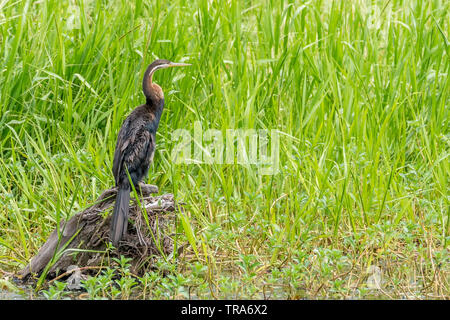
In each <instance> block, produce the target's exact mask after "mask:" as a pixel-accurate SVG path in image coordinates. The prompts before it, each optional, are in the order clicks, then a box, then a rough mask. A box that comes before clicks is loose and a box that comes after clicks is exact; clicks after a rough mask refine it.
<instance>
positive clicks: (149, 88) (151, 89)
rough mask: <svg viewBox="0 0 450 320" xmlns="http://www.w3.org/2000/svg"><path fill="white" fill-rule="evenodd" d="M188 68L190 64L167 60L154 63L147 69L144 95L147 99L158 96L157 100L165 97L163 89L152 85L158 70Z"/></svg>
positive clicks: (154, 84)
mask: <svg viewBox="0 0 450 320" xmlns="http://www.w3.org/2000/svg"><path fill="white" fill-rule="evenodd" d="M187 66H190V64H189V63H181V62H172V61H169V60H165V59H158V60H155V61H153V62H152V63H151V64H150V65H149V66H148V67H147V70H146V71H145V74H144V80H143V83H142V87H143V89H144V94H145V96H146V97H147V99H148V98H149V97H152V96H156V98H162V97H164V96H163V94H162V90H161V88H160V87H159V86H158V85H157V84H156V83H152V81H153V74H154V73H155V71H156V70H159V69H165V68H172V67H187Z"/></svg>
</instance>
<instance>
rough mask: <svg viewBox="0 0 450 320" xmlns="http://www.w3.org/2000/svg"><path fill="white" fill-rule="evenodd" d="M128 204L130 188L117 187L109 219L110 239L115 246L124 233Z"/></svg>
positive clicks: (126, 223)
mask: <svg viewBox="0 0 450 320" xmlns="http://www.w3.org/2000/svg"><path fill="white" fill-rule="evenodd" d="M129 205H130V188H129V187H128V188H119V189H118V191H117V197H116V203H115V205H114V211H113V215H112V220H111V233H110V239H111V242H112V244H113V245H114V246H115V247H117V245H118V244H119V241H120V240H121V239H122V237H123V236H124V235H125V233H126V231H127V226H128V210H129Z"/></svg>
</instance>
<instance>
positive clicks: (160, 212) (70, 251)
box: [18, 185, 178, 281]
mask: <svg viewBox="0 0 450 320" xmlns="http://www.w3.org/2000/svg"><path fill="white" fill-rule="evenodd" d="M116 193H117V189H116V188H112V189H109V190H106V191H104V192H103V193H102V194H101V195H100V197H99V198H98V199H97V201H96V202H95V204H94V205H92V206H91V207H89V208H87V209H85V210H83V211H81V212H78V213H76V214H75V215H74V216H72V217H71V218H70V219H69V220H67V222H66V221H61V223H60V225H59V232H58V229H55V230H54V231H53V232H52V233H51V234H50V236H49V238H48V240H47V242H45V244H44V245H43V246H42V247H41V249H40V250H39V252H38V253H37V254H36V256H34V257H33V258H32V259H31V261H30V263H29V264H28V265H27V266H26V267H25V268H24V269H23V270H21V271H20V272H19V274H18V276H19V278H20V279H21V280H22V281H27V280H30V279H32V278H35V277H36V276H38V275H40V274H42V272H44V271H45V272H47V275H46V277H47V278H48V279H51V278H55V277H56V276H58V275H61V274H62V273H64V272H67V271H70V269H71V268H73V266H74V265H76V266H78V267H81V268H85V269H95V268H97V267H99V266H108V264H109V262H111V258H112V257H120V256H121V255H123V256H126V257H128V258H131V262H130V263H131V271H132V272H133V273H135V274H142V273H144V272H145V271H146V270H148V269H149V268H151V264H152V260H153V258H154V257H155V256H161V255H162V254H164V255H166V256H168V255H170V254H171V253H172V251H173V240H172V238H171V235H173V233H174V228H173V227H174V223H173V222H174V219H175V217H176V214H175V211H176V210H177V207H178V204H177V203H175V200H174V198H173V195H172V194H164V195H161V196H152V195H151V194H153V193H158V187H156V186H153V185H140V197H139V199H140V205H139V204H138V203H136V201H135V200H134V203H131V204H130V213H129V219H130V222H129V223H128V232H127V235H126V236H125V237H124V238H123V239H122V241H121V242H120V244H119V247H118V248H111V245H110V241H109V230H110V221H111V214H110V212H111V211H112V207H113V205H114V202H115V198H116ZM131 198H132V199H133V198H134V197H133V195H132V196H131ZM143 208H145V210H143Z"/></svg>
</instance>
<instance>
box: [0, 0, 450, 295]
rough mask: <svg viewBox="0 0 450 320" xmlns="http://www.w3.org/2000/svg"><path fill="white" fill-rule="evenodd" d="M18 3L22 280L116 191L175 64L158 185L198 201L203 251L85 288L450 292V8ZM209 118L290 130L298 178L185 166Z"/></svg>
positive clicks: (2, 12) (11, 210) (12, 101)
mask: <svg viewBox="0 0 450 320" xmlns="http://www.w3.org/2000/svg"><path fill="white" fill-rule="evenodd" d="M0 6H1V7H0V46H1V49H0V65H1V70H0V84H1V86H0V111H1V112H0V136H1V140H0V152H1V158H0V166H1V170H0V192H1V196H0V203H1V206H0V273H1V274H2V278H3V279H2V282H1V283H2V286H3V287H4V288H9V290H12V289H11V288H12V286H13V284H12V283H11V282H10V279H11V276H10V275H11V273H13V272H15V271H17V270H19V269H20V268H22V267H24V265H25V264H26V263H27V262H28V260H29V259H30V257H32V256H33V255H34V254H35V253H36V252H37V250H38V249H39V247H40V246H41V245H42V244H43V242H44V241H45V240H46V238H47V236H48V235H49V233H50V232H51V231H52V230H53V229H54V228H55V226H56V225H57V222H58V221H60V220H61V219H62V218H66V217H68V216H70V215H71V214H74V213H75V212H77V211H79V210H80V209H82V208H84V207H86V206H88V205H90V204H91V203H92V202H93V201H94V200H95V199H96V198H97V197H98V196H99V194H100V193H101V191H102V190H104V189H107V188H109V187H110V186H111V185H112V184H113V177H112V173H111V165H112V157H113V152H114V146H115V141H116V136H117V132H118V130H119V128H120V125H121V124H122V121H123V120H124V118H125V116H126V115H127V113H129V112H130V111H131V110H132V109H133V108H134V107H135V106H137V105H139V104H141V103H142V102H143V95H142V92H141V79H142V75H143V71H144V70H145V68H146V66H147V65H148V64H149V63H150V62H151V61H153V60H154V59H155V58H166V59H170V60H172V61H184V62H189V63H192V67H190V68H183V69H179V70H177V69H167V70H164V71H159V72H158V73H157V75H156V76H155V81H156V82H158V83H159V84H160V85H161V87H162V88H163V89H164V91H165V101H166V108H165V111H164V114H163V116H162V119H161V124H160V128H159V131H158V134H157V139H158V141H157V145H158V147H157V152H156V155H155V159H154V164H153V165H152V167H151V169H150V176H149V179H148V181H149V182H150V183H153V184H157V185H158V186H159V187H160V190H161V192H172V193H174V194H175V195H176V198H177V199H179V200H182V201H184V202H185V203H186V209H187V210H186V212H185V215H183V216H182V217H180V218H182V219H183V221H184V222H185V223H180V224H179V226H178V232H179V234H180V235H179V236H178V237H177V242H178V243H179V244H180V245H187V247H186V249H185V250H184V253H183V254H182V255H181V256H178V257H174V258H173V259H171V260H169V261H160V262H159V263H158V268H157V269H156V270H155V271H154V272H153V273H148V274H146V275H145V276H144V277H143V278H139V279H137V278H136V277H134V276H133V275H131V274H130V271H129V270H128V269H127V266H126V261H125V262H124V261H122V263H119V264H118V266H117V268H119V269H120V272H122V275H123V278H122V279H124V280H121V281H122V282H120V283H119V282H115V281H116V280H114V279H113V278H112V276H111V274H110V273H111V272H112V271H111V270H112V269H111V270H109V271H108V270H106V271H102V272H100V273H99V275H98V277H96V278H92V279H89V280H87V281H86V282H85V283H84V286H85V288H86V290H87V293H88V294H87V295H86V294H85V295H83V297H84V298H87V297H90V298H101V297H108V298H129V297H135V298H150V299H151V298H188V297H198V298H250V299H252V298H404V297H406V298H413V299H417V298H428V299H434V298H448V297H449V296H450V284H449V275H450V270H449V269H450V267H449V241H450V237H449V214H450V213H449V195H448V189H449V187H448V180H449V174H448V173H449V159H448V156H449V129H448V128H449V127H450V126H449V100H450V96H449V92H450V90H449V87H450V85H449V76H448V74H449V65H450V64H449V61H450V49H449V39H448V37H449V34H450V23H449V20H450V19H449V13H448V12H450V3H449V2H446V1H420V0H417V1H394V0H392V1H334V2H332V1H292V2H290V1H263V0H260V1H245V2H242V1H194V2H192V1H182V0H177V1H171V2H170V4H167V3H166V2H165V1H152V2H145V1H107V2H105V1H56V0H55V1H3V2H1V4H0ZM195 121H199V122H200V123H201V125H202V127H203V128H204V129H205V130H206V129H218V130H220V131H222V132H223V133H224V136H225V132H226V130H227V129H239V128H240V129H267V130H272V129H275V130H278V131H279V133H280V134H279V136H280V150H279V157H280V158H279V159H280V160H279V161H280V162H279V163H280V172H279V173H277V174H275V175H260V174H258V167H256V166H255V165H251V166H242V165H238V164H235V165H233V164H202V163H200V164H195V163H190V164H175V163H174V162H173V161H172V160H171V157H170V154H171V151H172V149H173V147H174V146H175V144H176V143H177V141H173V140H172V135H171V134H172V132H174V130H176V129H178V128H184V129H187V130H190V131H191V132H192V133H193V129H194V122H195ZM378 280H380V281H378ZM117 281H118V280H117ZM378 282H379V285H378V284H377V283H378ZM114 283H115V284H114ZM105 284H107V285H106V286H105ZM63 288H64V284H63V283H58V282H54V283H53V285H52V286H50V288H49V289H48V290H47V291H46V292H45V295H46V296H47V297H48V298H62V297H63V296H65V295H66V294H67V292H64V291H62V289H63ZM105 288H107V289H105Z"/></svg>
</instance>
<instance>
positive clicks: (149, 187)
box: [136, 181, 159, 194]
mask: <svg viewBox="0 0 450 320" xmlns="http://www.w3.org/2000/svg"><path fill="white" fill-rule="evenodd" d="M136 190H139V191H140V193H141V194H149V193H158V192H159V189H158V186H155V185H153V184H146V183H144V182H143V181H140V182H139V185H138V187H137V188H136Z"/></svg>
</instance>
